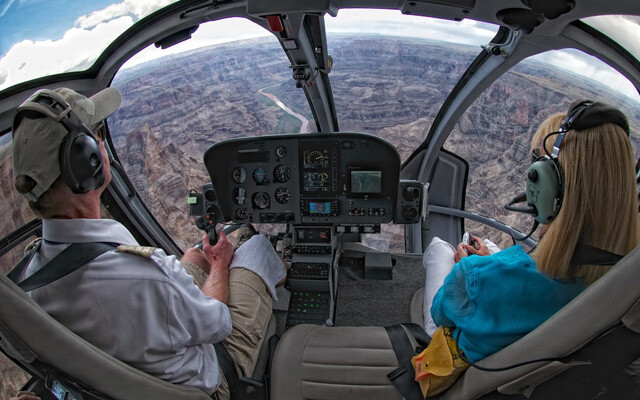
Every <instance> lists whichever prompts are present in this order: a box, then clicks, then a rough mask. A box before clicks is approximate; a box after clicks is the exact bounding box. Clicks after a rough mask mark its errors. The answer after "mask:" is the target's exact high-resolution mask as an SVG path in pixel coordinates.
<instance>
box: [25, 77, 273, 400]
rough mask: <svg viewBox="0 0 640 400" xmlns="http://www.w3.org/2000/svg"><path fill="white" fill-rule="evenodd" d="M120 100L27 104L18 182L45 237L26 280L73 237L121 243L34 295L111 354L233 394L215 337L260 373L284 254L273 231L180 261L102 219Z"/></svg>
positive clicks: (103, 96)
mask: <svg viewBox="0 0 640 400" xmlns="http://www.w3.org/2000/svg"><path fill="white" fill-rule="evenodd" d="M120 101H121V98H120V94H119V93H118V92H117V91H116V90H115V89H113V88H107V89H104V90H103V91H101V92H99V93H97V94H95V95H94V96H92V97H90V98H87V97H85V96H83V95H81V94H79V93H77V92H75V91H73V90H71V89H67V88H58V89H55V90H46V89H43V90H40V91H38V92H36V93H35V94H34V95H33V96H31V97H30V98H29V99H28V100H26V101H25V102H24V103H23V104H22V105H21V106H20V107H18V110H17V113H16V115H15V118H14V125H13V170H14V177H15V188H16V189H17V191H18V192H20V193H21V194H22V195H23V196H24V197H25V199H27V201H28V204H29V207H30V208H31V210H32V211H33V212H34V213H35V214H36V215H37V216H38V217H40V218H42V233H43V238H42V240H40V241H38V242H37V243H36V244H35V246H36V248H37V250H36V251H35V253H34V255H33V257H32V258H31V260H30V262H29V264H28V266H27V267H26V269H25V271H24V274H23V275H22V277H21V280H26V278H30V277H32V278H35V277H36V276H37V275H38V274H40V275H42V274H43V272H41V271H46V270H47V266H48V263H49V262H50V261H51V260H53V259H55V258H56V257H57V256H58V255H59V254H60V253H61V252H62V251H63V250H64V249H67V248H72V247H71V245H74V244H78V243H97V242H102V243H110V244H113V246H114V248H115V247H116V246H117V248H115V250H114V249H111V250H109V251H106V252H104V253H102V254H101V255H98V256H97V257H96V258H94V259H93V260H92V261H89V262H88V263H87V264H85V265H83V266H82V267H80V268H78V269H77V270H75V271H73V272H71V273H69V274H68V275H66V276H63V277H59V276H57V277H55V279H54V280H53V281H51V282H48V283H47V284H46V285H44V286H42V287H40V288H37V289H33V290H31V291H29V294H30V296H31V297H32V298H33V299H34V300H35V301H36V302H37V303H38V304H39V305H40V306H42V308H43V309H44V310H45V311H47V312H48V313H49V314H50V315H51V316H52V317H54V318H55V319H57V320H58V321H59V322H61V323H62V324H63V325H65V326H66V327H67V328H69V329H71V330H72V331H73V332H75V333H76V334H78V335H79V336H80V337H82V338H84V339H85V340H87V341H89V342H90V343H92V344H94V345H95V346H97V347H98V348H100V349H101V350H103V351H105V352H106V353H108V354H111V355H112V356H114V357H116V358H118V359H120V360H122V361H124V362H126V363H128V364H130V365H131V366H133V367H135V368H138V369H140V370H142V371H145V372H147V373H149V374H152V375H154V376H157V377H159V378H161V379H164V380H166V381H169V382H173V383H178V384H184V385H190V386H194V387H197V388H200V389H202V390H203V391H205V392H206V393H208V394H210V395H212V397H213V398H215V399H228V398H230V394H229V385H228V383H227V380H226V379H225V376H224V374H223V373H222V372H221V369H220V367H219V362H218V359H219V358H218V356H217V355H216V351H215V350H214V346H213V345H212V344H213V343H217V342H222V343H223V345H224V347H225V348H226V350H227V351H228V354H230V356H231V358H232V359H233V361H234V362H235V364H236V365H237V368H238V370H239V372H240V374H241V375H244V376H248V377H251V375H252V373H253V370H254V368H255V364H256V361H257V357H258V353H259V350H260V346H261V343H262V341H263V339H264V334H265V332H266V328H267V324H268V321H269V318H270V316H271V312H272V297H275V286H276V284H277V283H278V282H279V281H282V279H283V278H284V276H285V272H284V267H283V262H282V260H281V259H280V258H279V256H278V254H277V253H276V252H275V250H274V249H273V247H272V246H271V243H270V242H269V240H268V239H267V238H266V236H263V235H255V236H253V237H251V238H250V239H248V240H247V241H246V242H245V243H244V244H243V245H242V246H241V247H239V248H238V249H237V250H236V252H235V253H234V251H233V247H232V245H231V243H230V242H229V241H228V240H227V238H226V237H225V235H224V234H223V233H222V232H221V233H220V234H219V238H218V241H217V243H216V244H215V245H214V246H212V245H210V244H209V241H208V240H207V237H206V235H205V236H204V237H203V249H202V250H199V249H196V248H191V249H188V250H187V251H186V252H185V254H184V256H183V257H182V259H181V260H178V259H177V258H176V257H175V256H170V255H167V254H165V253H164V251H163V250H161V249H155V248H150V247H140V246H139V244H138V242H137V241H136V239H135V238H134V236H133V235H132V234H131V233H130V232H129V231H128V230H127V229H126V228H125V227H124V226H123V225H121V224H120V223H118V222H116V221H114V220H111V219H102V218H101V217H100V195H101V194H102V192H103V191H104V190H105V188H106V187H107V185H108V184H109V182H110V180H111V171H110V165H109V158H108V156H107V151H106V149H105V145H104V142H103V140H104V134H105V132H106V129H105V127H104V124H103V121H104V119H105V118H107V117H108V116H109V115H111V114H112V113H114V112H115V111H116V110H117V109H118V107H119V106H120ZM73 251H75V250H73ZM49 265H51V264H49ZM49 269H51V268H49ZM51 272H52V271H48V273H49V274H51ZM53 272H54V273H55V271H53ZM194 283H196V284H197V285H196V284H194Z"/></svg>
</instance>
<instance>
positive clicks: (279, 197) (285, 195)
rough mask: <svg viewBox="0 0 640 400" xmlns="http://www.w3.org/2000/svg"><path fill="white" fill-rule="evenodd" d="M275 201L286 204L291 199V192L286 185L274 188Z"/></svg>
mask: <svg viewBox="0 0 640 400" xmlns="http://www.w3.org/2000/svg"><path fill="white" fill-rule="evenodd" d="M275 197H276V201H277V202H278V203H280V204H286V203H287V202H289V199H291V192H289V189H287V188H286V187H281V188H278V189H277V190H276V194H275Z"/></svg>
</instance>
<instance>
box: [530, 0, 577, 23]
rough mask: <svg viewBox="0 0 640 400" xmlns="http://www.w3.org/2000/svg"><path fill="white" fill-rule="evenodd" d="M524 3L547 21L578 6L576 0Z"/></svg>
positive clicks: (537, 0)
mask: <svg viewBox="0 0 640 400" xmlns="http://www.w3.org/2000/svg"><path fill="white" fill-rule="evenodd" d="M522 3H523V4H524V5H525V6H527V7H529V8H531V10H533V11H534V12H536V13H538V14H542V15H544V16H545V18H547V19H556V18H558V17H559V16H561V15H562V14H566V13H568V12H569V11H571V10H573V8H574V7H575V6H576V2H575V0H522Z"/></svg>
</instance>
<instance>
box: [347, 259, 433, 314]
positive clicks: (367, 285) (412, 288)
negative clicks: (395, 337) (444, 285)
mask: <svg viewBox="0 0 640 400" xmlns="http://www.w3.org/2000/svg"><path fill="white" fill-rule="evenodd" d="M392 258H393V260H395V265H394V267H393V272H392V279H391V280H374V279H365V278H364V268H363V267H362V266H360V265H353V266H341V267H340V268H339V276H338V293H337V301H336V319H335V322H336V325H337V326H366V325H373V326H388V325H395V324H399V323H403V322H410V318H409V309H410V305H411V298H412V297H413V294H414V293H415V292H416V290H418V289H419V288H421V287H423V286H424V268H423V267H422V255H392Z"/></svg>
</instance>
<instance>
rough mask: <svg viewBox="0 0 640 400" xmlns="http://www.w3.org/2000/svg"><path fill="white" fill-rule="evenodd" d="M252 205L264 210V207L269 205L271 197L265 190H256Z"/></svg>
mask: <svg viewBox="0 0 640 400" xmlns="http://www.w3.org/2000/svg"><path fill="white" fill-rule="evenodd" d="M252 201H253V207H254V208H257V209H259V210H264V209H265V208H269V206H270V205H271V198H270V197H269V194H268V193H265V192H257V193H254V194H253V199H252Z"/></svg>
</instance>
